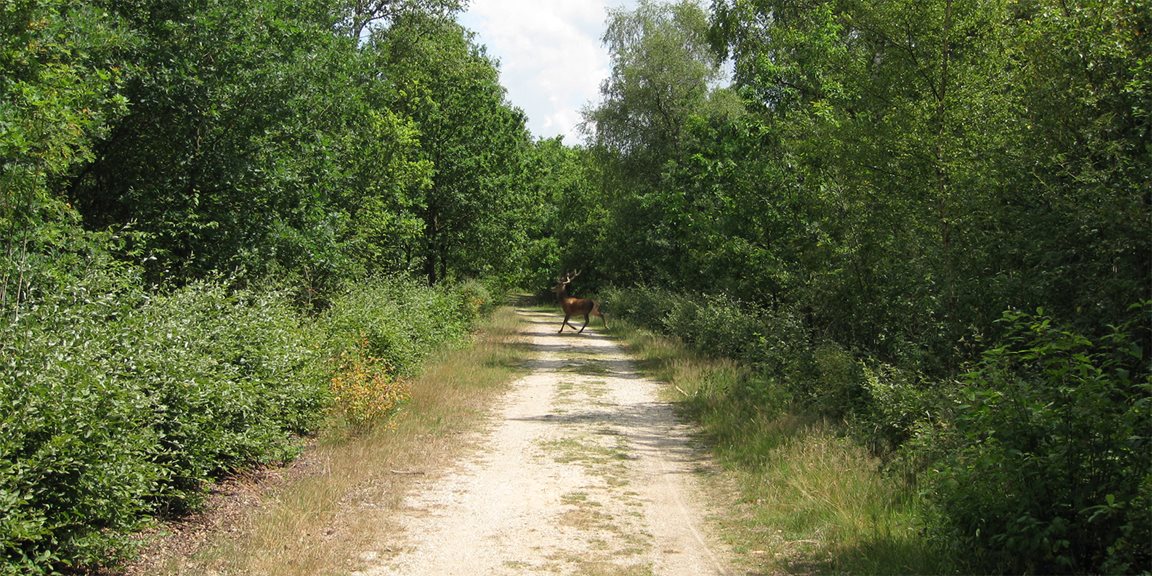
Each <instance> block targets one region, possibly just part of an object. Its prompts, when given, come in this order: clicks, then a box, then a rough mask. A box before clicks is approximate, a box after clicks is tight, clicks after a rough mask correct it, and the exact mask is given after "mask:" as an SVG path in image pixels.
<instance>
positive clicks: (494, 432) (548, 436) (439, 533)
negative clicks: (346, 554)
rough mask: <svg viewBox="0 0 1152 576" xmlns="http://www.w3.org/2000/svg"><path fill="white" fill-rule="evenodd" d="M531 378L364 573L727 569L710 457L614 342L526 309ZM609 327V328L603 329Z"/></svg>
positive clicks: (424, 484) (676, 573)
mask: <svg viewBox="0 0 1152 576" xmlns="http://www.w3.org/2000/svg"><path fill="white" fill-rule="evenodd" d="M518 314H521V315H522V316H523V318H524V322H523V324H524V326H526V328H525V331H526V334H525V345H528V346H531V350H532V355H533V360H532V365H531V369H532V370H531V373H530V374H529V375H527V376H525V377H524V378H522V379H521V380H519V381H518V382H516V383H515V384H514V385H513V387H512V389H511V390H510V391H509V392H508V394H507V395H506V397H505V398H504V399H503V400H502V401H501V403H500V405H499V406H500V407H499V408H498V409H497V410H496V411H495V412H494V413H493V415H492V422H491V424H490V425H489V426H487V427H486V429H485V430H484V431H483V432H482V433H481V434H480V435H479V436H478V437H476V438H471V439H466V440H462V441H465V442H468V443H469V444H471V445H474V446H475V449H474V450H472V451H471V453H470V455H469V456H467V457H465V458H463V459H462V461H461V462H459V463H458V464H456V465H455V466H453V467H452V468H451V469H449V470H447V471H446V472H445V473H444V474H443V475H434V476H429V477H428V478H426V479H424V480H422V481H421V483H420V484H419V485H418V487H417V489H416V490H414V491H413V493H412V494H410V495H409V496H408V497H407V500H406V502H405V506H404V509H403V511H402V514H403V516H404V517H403V518H402V522H401V523H402V525H403V526H404V530H402V531H401V532H400V533H397V534H394V535H392V536H391V537H390V538H389V540H388V541H385V542H378V543H377V546H376V548H377V549H376V550H366V551H365V552H364V554H363V556H362V559H363V560H365V561H367V563H368V564H369V565H370V566H371V567H370V568H368V569H365V570H361V571H359V572H356V573H355V574H356V575H357V576H386V575H404V576H418V575H429V576H431V575H435V576H450V575H460V576H465V575H468V576H472V575H513V574H515V575H521V574H533V575H536V574H540V575H544V574H554V575H561V574H563V575H567V574H579V575H605V576H607V575H612V576H617V575H655V576H665V575H667V576H680V575H683V576H689V575H691V576H699V575H719V574H728V573H730V572H729V568H728V567H727V563H726V557H727V555H728V551H727V550H726V549H725V548H724V547H723V545H721V544H720V543H718V542H717V541H715V540H714V539H713V538H711V537H710V536H709V535H708V533H707V525H706V523H705V514H706V511H705V508H704V506H703V505H702V504H701V502H703V499H702V496H703V494H702V493H701V492H700V491H699V488H698V487H697V485H696V478H695V475H694V471H695V470H696V469H698V468H699V467H701V466H706V465H707V462H706V459H705V455H704V454H703V453H701V452H699V451H698V450H696V449H695V448H693V446H692V444H691V438H690V434H691V431H690V429H689V428H687V427H686V426H684V425H682V424H680V423H679V422H678V421H677V419H676V418H675V417H674V415H673V412H672V409H671V407H670V406H669V405H668V404H667V403H664V402H661V401H659V400H658V397H657V384H656V383H654V382H652V381H650V380H647V379H645V378H644V377H642V376H641V375H640V374H639V373H638V371H637V370H636V367H635V365H634V364H633V362H632V360H631V359H629V358H628V356H627V354H626V353H625V352H624V351H623V350H622V349H621V348H620V347H619V345H617V344H616V343H615V342H614V341H612V340H610V339H608V338H607V337H605V336H603V335H602V334H601V333H600V332H599V331H598V330H597V329H596V328H594V327H592V326H591V325H590V326H589V327H588V329H586V330H585V331H584V333H583V334H575V333H572V332H570V331H569V330H568V329H565V331H564V333H563V334H557V333H556V331H557V330H558V329H559V326H560V318H559V317H558V316H555V315H552V314H546V313H541V312H535V311H525V310H520V311H518ZM597 328H599V325H598V326H597Z"/></svg>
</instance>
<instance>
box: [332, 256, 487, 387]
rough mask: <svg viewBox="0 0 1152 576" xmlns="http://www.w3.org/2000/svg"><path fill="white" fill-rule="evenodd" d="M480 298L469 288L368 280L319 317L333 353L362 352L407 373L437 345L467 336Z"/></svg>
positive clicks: (353, 288)
mask: <svg viewBox="0 0 1152 576" xmlns="http://www.w3.org/2000/svg"><path fill="white" fill-rule="evenodd" d="M475 299H482V297H481V296H480V295H479V294H478V289H477V288H475V287H474V286H473V287H471V288H466V289H456V288H452V287H435V288H429V287H428V286H427V285H425V284H422V283H420V282H418V281H416V280H413V279H408V278H399V277H393V278H388V277H385V278H373V279H369V280H365V281H363V282H360V283H357V284H355V285H353V286H350V287H348V288H347V289H346V290H345V291H344V293H342V294H340V295H338V296H336V297H335V298H334V299H333V301H332V307H331V308H330V309H329V310H328V311H327V312H325V314H324V316H323V317H322V318H321V319H320V324H321V327H322V329H323V331H324V333H326V334H327V338H328V342H327V343H326V344H325V347H326V348H327V349H329V350H330V351H332V353H333V354H334V355H338V354H339V353H340V352H345V351H349V352H350V351H354V350H356V349H358V347H360V346H361V343H362V342H363V344H364V352H365V353H366V354H368V355H370V356H372V357H374V358H378V359H380V360H382V361H383V362H385V363H387V364H388V365H389V366H392V367H393V369H394V370H395V371H396V372H397V373H398V374H400V375H410V374H412V373H414V372H415V371H416V370H417V369H418V368H419V366H420V363H421V362H422V361H423V360H424V359H425V358H426V357H427V356H428V354H430V353H431V352H432V351H433V350H435V349H436V348H437V347H438V346H440V345H442V344H445V343H447V342H451V341H453V340H456V339H459V338H460V337H462V336H464V335H465V334H467V333H468V330H469V329H470V328H471V326H472V322H473V321H474V320H475V319H476V315H477V314H478V311H476V310H473V307H474V306H475V305H476V302H475V301H474V300H475Z"/></svg>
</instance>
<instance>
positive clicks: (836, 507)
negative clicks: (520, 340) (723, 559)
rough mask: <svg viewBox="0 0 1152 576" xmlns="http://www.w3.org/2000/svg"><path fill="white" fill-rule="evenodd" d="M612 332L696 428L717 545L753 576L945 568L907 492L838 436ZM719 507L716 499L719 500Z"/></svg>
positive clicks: (726, 365)
mask: <svg viewBox="0 0 1152 576" xmlns="http://www.w3.org/2000/svg"><path fill="white" fill-rule="evenodd" d="M613 332H614V333H615V334H617V335H619V336H621V337H622V338H623V339H624V341H625V342H626V344H627V346H628V347H629V349H630V350H631V351H632V352H633V353H634V354H636V355H637V357H638V359H639V360H640V363H641V366H642V367H643V368H644V369H645V370H646V371H648V372H649V373H651V374H652V375H653V376H654V377H656V378H658V379H660V380H662V381H664V382H667V383H669V386H668V388H667V390H668V392H667V393H668V395H669V397H668V399H669V400H673V401H675V402H676V403H677V404H678V406H680V407H681V409H682V411H683V413H685V414H686V415H688V416H689V417H691V418H693V419H694V420H696V421H698V422H699V423H700V424H701V426H702V427H703V430H704V434H705V436H706V439H707V440H708V442H709V444H710V446H711V447H712V449H713V451H714V452H715V454H716V456H717V459H718V461H719V462H720V463H721V464H722V465H723V468H724V472H723V473H721V474H717V475H714V476H711V477H709V478H708V479H707V480H706V481H707V482H709V483H711V485H710V486H709V489H710V492H711V493H713V494H714V495H723V494H732V495H733V496H732V498H733V500H732V501H731V502H720V503H719V504H721V505H722V507H723V508H724V509H725V515H724V517H723V518H720V519H719V520H718V522H719V524H720V527H721V529H722V531H723V533H724V536H725V538H726V539H727V540H728V541H729V543H730V544H731V545H732V546H733V548H734V549H735V550H736V551H737V552H738V554H739V555H740V556H741V557H743V558H744V559H745V560H744V562H745V564H746V566H744V568H746V569H748V570H749V571H750V572H753V573H773V574H775V573H801V574H806V573H829V572H834V573H846V574H938V573H943V572H948V571H950V570H949V567H948V566H947V564H946V562H945V561H944V560H943V559H942V555H941V554H939V553H937V552H936V551H935V550H933V549H932V547H931V546H930V545H929V544H928V542H927V541H926V539H925V538H924V537H923V536H922V535H921V531H920V527H921V526H922V522H921V521H920V518H919V514H920V509H919V507H918V506H917V502H916V498H915V491H914V488H913V487H910V486H908V485H906V484H905V483H904V482H902V481H900V480H898V479H896V478H893V477H891V476H889V475H886V474H884V473H883V471H882V470H881V463H880V462H879V461H877V460H876V459H875V458H873V457H872V456H871V455H869V453H868V452H867V451H866V450H864V449H863V448H861V447H859V446H858V445H855V444H854V443H852V442H851V441H849V440H847V439H845V438H844V436H843V435H842V434H840V431H839V430H838V429H837V427H836V426H835V425H833V424H830V423H828V422H826V421H824V420H821V419H819V418H814V417H809V416H804V415H798V414H789V413H782V414H768V413H760V412H758V411H757V410H755V409H753V408H750V407H749V405H748V403H747V402H743V401H741V400H740V399H739V393H738V391H739V390H740V389H741V387H743V386H745V385H746V383H747V382H748V379H749V378H754V377H755V376H754V375H753V374H752V373H750V372H749V371H747V370H745V369H744V368H742V367H741V366H739V365H737V364H736V363H734V362H731V361H728V360H716V359H711V358H706V357H703V356H701V355H699V354H697V353H695V352H692V351H690V350H688V349H687V348H686V347H684V346H683V345H681V344H680V343H678V342H677V341H676V340H673V339H668V338H664V337H660V336H656V335H654V334H652V333H651V332H648V331H646V330H642V329H637V328H635V327H634V326H631V325H629V324H628V323H627V322H626V321H620V320H617V321H616V322H615V323H614V325H613ZM720 497H723V496H720Z"/></svg>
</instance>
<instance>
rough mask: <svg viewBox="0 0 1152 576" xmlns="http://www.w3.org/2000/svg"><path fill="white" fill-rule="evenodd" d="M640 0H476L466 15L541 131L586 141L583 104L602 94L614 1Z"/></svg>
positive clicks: (511, 95)
mask: <svg viewBox="0 0 1152 576" xmlns="http://www.w3.org/2000/svg"><path fill="white" fill-rule="evenodd" d="M634 5H635V0H610V1H604V0H472V2H471V5H470V6H469V8H468V11H467V12H466V13H464V14H463V15H462V16H461V18H460V22H461V24H463V25H464V26H465V27H467V28H469V29H471V30H472V31H474V32H476V34H477V36H478V38H477V40H478V42H479V43H480V44H484V45H485V46H487V48H488V54H489V55H491V56H493V57H494V58H496V59H497V60H499V61H500V77H501V82H502V83H503V84H504V87H505V88H507V89H508V99H509V101H511V102H512V104H514V105H516V106H518V107H520V108H522V109H523V110H524V112H525V113H526V114H527V115H528V128H529V130H531V131H532V133H533V134H534V135H536V136H538V137H542V138H550V137H552V136H556V135H563V136H564V141H565V142H567V143H569V144H575V143H577V142H579V141H580V137H579V135H578V131H577V130H576V126H577V125H578V124H579V123H580V122H581V120H582V118H581V116H580V109H581V108H582V107H584V106H585V105H586V104H588V103H595V102H598V101H599V99H600V83H601V81H603V80H604V79H605V78H607V77H608V72H609V67H610V61H609V58H608V53H607V52H606V51H605V49H604V47H603V46H602V44H601V42H600V38H601V36H603V34H604V27H605V23H606V19H607V17H608V12H607V10H608V8H609V7H612V8H616V7H620V6H628V7H632V6H634Z"/></svg>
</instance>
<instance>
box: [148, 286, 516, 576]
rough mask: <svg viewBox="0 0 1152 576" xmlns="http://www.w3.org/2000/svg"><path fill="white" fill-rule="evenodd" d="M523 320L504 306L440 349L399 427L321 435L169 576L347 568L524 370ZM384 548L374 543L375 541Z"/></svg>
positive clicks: (357, 564)
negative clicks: (454, 344)
mask: <svg viewBox="0 0 1152 576" xmlns="http://www.w3.org/2000/svg"><path fill="white" fill-rule="evenodd" d="M518 324H519V320H518V317H517V316H516V314H514V313H513V311H512V310H511V309H502V310H500V311H498V312H497V313H496V314H495V316H494V318H493V320H492V321H490V323H489V324H488V325H486V326H485V327H484V328H483V329H482V330H481V331H480V332H479V334H478V335H477V336H476V338H475V341H474V343H473V345H472V346H469V347H466V348H462V349H459V350H452V351H448V352H445V353H443V354H442V355H441V356H440V357H439V358H437V359H434V360H433V361H432V362H431V363H430V364H429V365H428V367H427V368H426V370H425V372H424V374H423V375H422V376H420V377H419V378H418V379H416V380H414V381H412V382H411V384H410V393H411V400H410V402H409V404H408V405H407V406H406V407H405V408H404V410H403V411H402V412H401V414H400V415H399V416H397V417H396V419H395V422H394V426H391V427H382V428H379V429H376V430H374V431H371V432H368V433H366V434H365V435H363V436H358V437H353V438H341V437H339V436H340V435H338V434H337V435H334V436H332V437H329V438H327V439H322V440H321V441H320V442H319V443H318V446H316V447H315V448H314V449H313V450H311V451H310V452H309V454H307V455H306V456H305V462H306V467H307V468H308V472H306V473H304V474H303V475H301V477H299V478H297V479H296V480H294V481H292V482H289V483H286V484H285V485H284V486H282V487H280V488H277V489H275V490H274V491H273V492H272V493H270V494H268V495H266V496H265V497H264V498H263V499H262V503H261V505H260V508H259V510H258V511H256V512H254V513H252V514H249V515H248V517H247V518H245V519H244V520H242V521H241V522H240V523H239V525H238V526H235V527H234V528H232V529H231V531H230V532H229V533H226V534H223V535H222V536H220V537H219V538H216V539H215V541H213V542H210V543H209V545H207V546H205V547H204V549H203V550H202V551H201V552H199V553H198V554H196V555H194V556H193V557H192V558H181V559H176V560H172V561H170V562H168V563H167V565H166V566H163V567H159V568H157V572H158V573H168V574H208V573H211V574H251V575H260V574H267V575H277V576H297V575H300V576H302V575H309V576H311V575H319V574H347V573H348V572H349V571H352V570H356V569H358V568H361V567H362V566H361V564H362V563H363V562H364V560H365V559H368V558H371V557H374V556H378V555H384V554H387V553H388V550H378V549H373V546H379V544H378V542H383V541H387V538H386V536H385V535H387V534H390V533H395V532H396V526H395V525H394V523H393V520H392V517H393V516H394V511H395V510H397V509H398V508H399V507H400V506H401V504H402V497H403V495H404V494H405V493H406V492H407V490H408V489H409V488H410V487H411V486H412V485H413V483H414V482H416V481H417V480H418V479H419V478H421V477H423V476H424V475H426V474H431V473H433V472H435V471H437V470H439V469H441V468H442V467H443V466H445V464H446V463H447V462H449V461H450V460H451V459H452V458H453V456H455V455H456V454H458V453H459V452H460V451H461V449H463V448H464V447H466V445H467V442H466V440H467V438H468V436H469V433H471V432H474V431H476V430H477V429H478V428H479V426H480V425H481V424H482V423H483V422H484V420H485V418H484V417H485V416H486V414H487V413H488V409H489V407H490V406H491V405H492V403H493V400H494V399H495V398H496V397H497V396H498V395H499V393H500V392H501V391H503V390H505V389H506V387H507V385H508V384H510V383H511V382H512V381H513V380H514V378H515V376H516V375H517V374H518V373H520V372H521V371H523V370H524V366H525V362H524V358H523V357H522V355H523V354H524V353H525V352H524V349H523V348H522V347H518V346H513V345H511V344H512V343H513V342H514V341H515V340H516V338H517V327H518ZM374 542H375V543H377V544H373V543H374Z"/></svg>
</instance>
